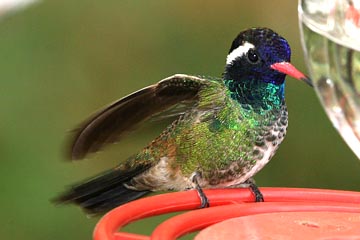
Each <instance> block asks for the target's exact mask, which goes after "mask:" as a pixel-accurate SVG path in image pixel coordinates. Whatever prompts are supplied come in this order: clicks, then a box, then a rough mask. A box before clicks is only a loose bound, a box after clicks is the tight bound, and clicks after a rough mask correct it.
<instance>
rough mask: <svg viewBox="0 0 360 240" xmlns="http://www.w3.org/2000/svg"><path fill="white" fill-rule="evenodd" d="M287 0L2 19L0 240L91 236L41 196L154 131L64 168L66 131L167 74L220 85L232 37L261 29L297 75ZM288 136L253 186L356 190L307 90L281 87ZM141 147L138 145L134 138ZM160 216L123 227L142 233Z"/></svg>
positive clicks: (72, 9) (358, 168)
mask: <svg viewBox="0 0 360 240" xmlns="http://www.w3.org/2000/svg"><path fill="white" fill-rule="evenodd" d="M296 4H297V3H296V1H288V0H281V1H280V0H277V1H254V0H253V1H237V0H236V1H235V0H234V1H180V0H177V1H168V0H160V1H159V0H158V1H130V0H128V1H115V0H108V1H90V0H87V1H85V0H77V1H71V0H61V1H59V0H58V1H54V0H53V1H43V2H41V3H39V4H36V5H34V6H31V7H30V8H28V9H26V10H25V11H23V12H19V13H17V14H15V15H12V16H9V17H7V18H5V19H2V21H1V22H0V54H1V56H2V57H1V58H0V79H1V87H0V91H1V101H0V106H1V112H2V114H1V120H0V154H1V160H0V161H1V167H0V184H1V191H0V194H1V197H0V206H1V208H2V209H1V218H0V226H1V227H0V239H37V240H42V239H90V238H91V235H92V230H93V228H94V225H95V223H96V222H97V221H98V220H99V218H91V219H89V218H87V217H86V216H85V215H84V214H83V213H82V212H81V211H80V210H79V209H78V208H76V207H73V206H54V205H53V204H51V203H50V201H49V199H51V198H53V197H54V196H56V195H57V194H58V193H59V192H61V191H62V190H63V189H64V186H66V185H69V184H70V183H73V182H77V181H79V180H81V179H83V178H86V177H89V176H91V175H93V174H95V173H97V172H100V171H102V170H104V169H106V168H108V167H110V166H113V165H115V164H116V162H118V160H119V159H124V158H126V156H129V155H130V154H131V153H134V152H135V151H137V150H138V149H139V148H140V147H141V146H142V145H143V144H144V143H145V142H146V141H147V140H149V139H150V137H149V136H150V135H151V134H154V133H146V135H141V133H140V134H138V135H136V136H134V137H132V138H131V139H126V140H124V141H122V142H121V144H118V145H117V147H116V149H113V150H112V151H113V152H116V153H117V155H116V154H115V155H116V156H117V157H116V159H108V160H102V154H100V155H96V156H93V157H91V159H88V160H86V161H82V162H77V163H71V162H69V161H66V157H65V154H64V145H65V143H66V137H67V136H68V133H69V130H71V129H72V128H74V127H75V126H76V125H77V124H78V123H80V122H81V121H82V120H83V119H84V118H86V117H87V116H88V115H89V114H91V113H93V112H94V111H95V110H97V109H98V108H100V107H102V106H104V105H106V104H108V103H109V102H112V101H114V100H116V99H117V98H119V97H122V96H124V95H126V94H129V93H131V92H132V91H134V90H137V89H139V88H142V87H144V86H147V85H149V84H152V83H154V82H156V81H158V80H160V79H162V78H165V77H167V76H170V75H172V74H174V73H188V74H199V75H210V76H220V75H221V73H222V71H223V67H224V63H225V57H226V54H227V51H228V48H229V47H230V43H231V41H232V40H233V38H234V37H235V36H236V35H237V34H238V32H240V31H241V30H243V29H244V28H248V27H252V26H266V27H270V28H273V29H275V30H276V31H277V32H279V33H280V34H281V35H283V36H284V37H285V38H287V39H288V41H289V42H290V44H291V46H292V49H293V55H292V62H293V63H294V65H296V66H297V67H298V68H299V69H301V70H303V71H306V69H305V64H304V59H303V54H302V51H301V46H300V40H299V31H298V21H297V6H296ZM286 97H287V104H288V109H289V115H290V120H289V123H290V125H289V128H288V135H287V138H286V140H285V141H284V143H283V144H282V146H281V147H280V149H279V151H278V153H277V154H276V155H275V157H274V158H273V160H272V162H271V163H270V164H268V166H267V167H266V168H265V169H264V170H263V171H262V172H260V173H259V174H258V175H257V177H256V180H257V183H258V185H259V186H279V187H280V186H284V187H307V188H331V189H348V190H359V181H360V162H359V161H358V160H357V159H356V157H355V156H354V154H353V153H352V152H351V151H350V150H349V148H348V147H347V146H346V145H345V143H344V142H343V141H342V139H341V138H340V136H339V135H338V134H337V132H336V131H335V130H334V128H333V127H332V126H331V124H330V122H329V121H328V119H327V117H326V116H325V113H324V111H323V109H322V108H321V106H320V103H319V101H318V99H317V98H316V96H315V93H314V91H313V89H311V88H309V87H308V86H306V85H305V84H302V83H300V82H297V81H294V80H292V79H289V80H288V81H287V89H286ZM144 139H145V140H144ZM158 221H161V219H151V220H145V221H142V222H141V223H139V224H135V225H132V226H130V227H129V228H128V229H130V230H131V231H136V232H140V233H150V231H151V227H153V226H154V225H156V223H157V222H158Z"/></svg>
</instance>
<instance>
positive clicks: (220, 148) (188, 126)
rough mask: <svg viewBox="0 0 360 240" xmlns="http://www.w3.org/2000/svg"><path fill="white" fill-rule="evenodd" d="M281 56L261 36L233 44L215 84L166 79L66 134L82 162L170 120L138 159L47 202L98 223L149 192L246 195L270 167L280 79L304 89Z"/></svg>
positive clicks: (278, 46) (282, 45) (280, 110)
mask: <svg viewBox="0 0 360 240" xmlns="http://www.w3.org/2000/svg"><path fill="white" fill-rule="evenodd" d="M290 55H291V49H290V46H289V44H288V42H287V41H286V39H284V38H283V37H281V36H280V35H279V34H277V33H276V32H274V31H273V30H271V29H268V28H250V29H247V30H244V31H242V32H240V33H239V34H238V35H237V36H236V38H235V39H234V40H233V42H232V44H231V47H230V50H229V53H228V55H227V57H226V64H225V71H224V73H223V75H222V77H221V78H205V77H198V76H191V75H185V74H175V75H173V76H171V77H168V78H165V79H163V80H161V81H159V82H158V83H155V84H153V85H150V86H148V87H145V88H143V89H140V90H138V91H136V92H134V93H131V94H129V95H127V96H125V97H123V98H121V99H119V100H117V101H116V102H114V103H112V104H110V105H109V106H107V107H105V108H104V109H102V110H100V111H99V112H97V113H96V114H94V115H93V116H92V117H90V118H89V119H88V120H86V121H85V122H84V123H83V124H82V125H81V126H80V127H79V128H78V129H77V130H76V132H75V134H74V136H73V139H72V142H71V147H70V156H71V159H73V160H79V159H83V158H85V156H87V155H88V154H90V153H94V152H96V151H98V150H100V149H103V148H104V147H106V145H108V144H110V143H113V142H116V141H118V140H119V137H120V136H121V135H123V134H124V132H127V131H128V130H130V129H134V128H136V127H137V126H139V125H141V124H143V123H144V122H145V121H149V120H151V119H154V118H158V117H159V116H161V117H163V118H170V117H174V116H176V119H175V120H174V121H173V122H172V123H171V124H170V125H169V126H167V127H166V128H165V129H164V130H163V131H162V133H161V134H160V135H159V136H158V137H157V138H155V139H154V140H153V141H151V142H150V143H149V144H148V145H147V146H145V147H144V148H143V149H142V150H140V151H139V152H137V153H135V154H134V155H132V156H130V157H129V158H127V159H124V160H121V161H120V163H119V164H118V165H117V166H115V167H114V168H112V169H110V170H108V171H106V172H103V173H101V174H99V175H97V176H95V177H93V178H91V179H89V180H85V181H84V182H82V183H80V184H77V185H74V186H72V187H70V188H69V189H68V190H67V191H66V192H64V193H63V194H61V195H60V196H59V197H58V198H56V199H55V201H56V202H58V203H74V204H76V205H79V206H80V207H81V208H83V209H84V210H85V212H87V213H89V214H99V213H104V212H106V211H109V210H111V209H112V208H115V207H117V206H119V205H122V204H124V203H127V202H130V201H133V200H135V199H138V198H140V197H142V196H144V195H146V194H148V193H150V192H156V191H184V190H190V189H196V190H197V191H198V193H199V196H200V199H201V207H206V206H208V204H209V201H208V199H207V197H206V195H205V194H204V192H203V191H202V189H204V188H206V189H208V188H227V187H232V188H233V187H249V188H250V189H251V190H252V191H253V193H254V194H255V200H256V201H263V196H262V194H261V192H260V191H259V189H258V188H257V186H256V185H255V182H254V180H253V176H254V175H255V174H256V173H257V172H258V171H260V170H261V169H262V168H263V167H264V166H265V165H266V164H267V163H268V162H269V160H270V159H271V158H272V156H273V155H274V154H275V152H276V150H277V149H278V147H279V144H280V143H281V142H282V141H283V139H284V137H285V134H286V129H287V125H288V112H287V107H286V104H285V97H284V89H285V77H286V75H289V76H291V77H293V78H295V79H298V80H301V81H304V82H305V83H307V84H308V85H310V86H311V84H312V83H311V80H310V79H309V78H308V77H307V76H305V75H304V74H303V73H301V72H300V71H299V70H297V69H296V68H295V67H294V66H293V65H291V63H290Z"/></svg>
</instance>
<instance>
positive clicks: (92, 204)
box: [54, 166, 150, 214]
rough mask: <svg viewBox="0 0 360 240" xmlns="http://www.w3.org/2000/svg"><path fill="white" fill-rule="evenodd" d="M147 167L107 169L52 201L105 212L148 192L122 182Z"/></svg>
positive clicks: (96, 212) (95, 211) (94, 212)
mask: <svg viewBox="0 0 360 240" xmlns="http://www.w3.org/2000/svg"><path fill="white" fill-rule="evenodd" d="M148 168H149V166H139V167H137V168H135V169H133V170H131V171H123V170H120V169H112V170H109V171H107V172H105V173H103V174H100V175H99V176H97V177H95V178H92V179H90V180H88V181H85V182H84V183H81V184H79V185H75V186H73V187H72V188H71V189H69V190H68V191H67V192H65V193H63V194H62V195H60V196H59V197H58V198H56V199H55V200H54V201H55V203H73V204H76V205H79V206H80V207H82V208H83V209H84V210H85V211H86V212H87V213H89V214H100V213H105V212H107V211H109V210H111V209H113V208H115V207H117V206H119V205H121V204H124V203H127V202H130V201H132V200H135V199H138V198H140V197H142V196H144V195H145V194H148V193H149V192H150V191H146V190H145V191H135V190H130V189H128V188H126V187H125V186H124V183H126V182H128V181H129V180H130V179H131V178H132V177H134V176H136V175H138V174H140V173H141V172H143V171H145V170H147V169H148Z"/></svg>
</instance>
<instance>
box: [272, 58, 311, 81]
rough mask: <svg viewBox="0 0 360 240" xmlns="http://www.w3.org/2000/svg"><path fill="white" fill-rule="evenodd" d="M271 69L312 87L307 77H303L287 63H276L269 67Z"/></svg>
mask: <svg viewBox="0 0 360 240" xmlns="http://www.w3.org/2000/svg"><path fill="white" fill-rule="evenodd" d="M270 67H271V68H272V69H274V70H276V71H278V72H281V73H284V74H287V75H289V76H290V77H293V78H295V79H297V80H301V81H303V82H305V83H307V84H308V85H309V86H311V87H313V84H312V81H311V79H310V78H309V77H307V76H306V75H304V74H303V73H302V72H300V71H299V70H297V69H296V68H295V67H294V66H293V65H291V63H289V62H278V63H274V64H272V65H271V66H270Z"/></svg>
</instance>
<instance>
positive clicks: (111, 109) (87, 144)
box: [70, 74, 210, 160]
mask: <svg viewBox="0 0 360 240" xmlns="http://www.w3.org/2000/svg"><path fill="white" fill-rule="evenodd" d="M209 82H210V81H207V80H205V79H203V78H199V77H195V76H189V75H184V74H176V75H173V76H171V77H169V78H166V79H163V80H161V81H160V82H158V83H157V84H154V85H151V86H148V87H145V88H143V89H141V90H139V91H136V92H134V93H132V94H130V95H128V96H126V97H124V98H121V99H119V100H117V101H116V102H114V103H112V104H110V105H109V106H107V107H105V108H104V109H103V110H100V111H99V112H98V113H96V114H94V115H93V116H92V117H90V118H89V119H88V120H86V121H85V122H84V123H83V124H82V125H81V126H80V127H79V128H78V129H76V130H75V134H74V136H73V140H72V142H71V148H70V158H71V159H73V160H77V159H82V158H84V157H85V156H86V155H87V154H88V153H92V152H96V151H97V150H99V149H101V148H103V147H104V146H105V145H106V144H108V143H112V142H115V141H116V140H118V139H119V137H120V136H121V135H122V134H123V133H124V132H125V131H127V130H129V129H133V128H134V127H136V125H138V124H139V123H141V122H143V121H145V120H147V119H149V118H150V117H151V116H153V115H156V114H159V113H161V112H163V111H165V110H167V109H170V108H173V107H174V106H176V105H177V104H181V103H183V102H184V101H190V102H196V101H197V100H198V93H199V91H200V90H201V89H202V87H203V86H205V85H207V84H209Z"/></svg>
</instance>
